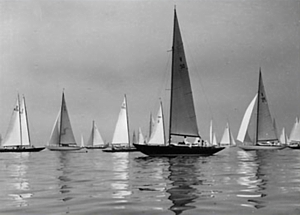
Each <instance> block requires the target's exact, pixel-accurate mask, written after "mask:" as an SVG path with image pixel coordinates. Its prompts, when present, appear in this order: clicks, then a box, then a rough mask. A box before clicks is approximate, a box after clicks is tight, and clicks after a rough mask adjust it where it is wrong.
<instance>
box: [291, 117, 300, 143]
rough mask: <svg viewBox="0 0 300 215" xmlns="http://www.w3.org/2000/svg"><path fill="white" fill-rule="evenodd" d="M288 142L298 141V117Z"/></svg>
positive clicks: (299, 137) (299, 126) (299, 129)
mask: <svg viewBox="0 0 300 215" xmlns="http://www.w3.org/2000/svg"><path fill="white" fill-rule="evenodd" d="M289 141H300V124H299V120H298V117H297V118H296V121H295V124H294V126H293V128H292V130H291V134H290V138H289Z"/></svg>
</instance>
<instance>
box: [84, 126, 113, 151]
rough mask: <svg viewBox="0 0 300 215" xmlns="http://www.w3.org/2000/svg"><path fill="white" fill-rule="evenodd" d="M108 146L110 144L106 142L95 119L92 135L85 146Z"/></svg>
mask: <svg viewBox="0 0 300 215" xmlns="http://www.w3.org/2000/svg"><path fill="white" fill-rule="evenodd" d="M107 146H108V144H106V143H104V141H103V139H102V137H101V135H100V132H99V130H98V127H97V125H96V123H95V121H93V124H92V131H91V135H90V138H89V140H88V142H87V144H86V146H85V148H87V149H105V148H106V147H107Z"/></svg>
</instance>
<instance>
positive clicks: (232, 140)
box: [230, 131, 236, 146]
mask: <svg viewBox="0 0 300 215" xmlns="http://www.w3.org/2000/svg"><path fill="white" fill-rule="evenodd" d="M230 142H231V143H230V145H232V146H236V142H235V140H234V137H233V134H232V132H231V131H230Z"/></svg>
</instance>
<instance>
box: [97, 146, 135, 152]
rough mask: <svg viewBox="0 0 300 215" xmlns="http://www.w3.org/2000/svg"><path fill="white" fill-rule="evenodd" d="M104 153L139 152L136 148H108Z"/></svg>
mask: <svg viewBox="0 0 300 215" xmlns="http://www.w3.org/2000/svg"><path fill="white" fill-rule="evenodd" d="M102 151H103V152H110V153H113V152H138V151H139V150H137V149H136V148H133V147H130V148H128V147H127V148H125V147H124V148H108V149H103V150H102Z"/></svg>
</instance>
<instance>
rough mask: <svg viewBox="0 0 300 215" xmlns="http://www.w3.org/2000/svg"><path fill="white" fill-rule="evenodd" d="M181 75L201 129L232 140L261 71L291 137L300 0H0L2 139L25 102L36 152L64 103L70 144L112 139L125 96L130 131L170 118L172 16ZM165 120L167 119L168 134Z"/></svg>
mask: <svg viewBox="0 0 300 215" xmlns="http://www.w3.org/2000/svg"><path fill="white" fill-rule="evenodd" d="M175 4H176V8H177V15H178V20H179V25H180V28H181V33H182V37H183V42H184V45H185V52H186V57H187V61H188V67H189V71H190V76H191V81H192V87H193V93H194V99H195V105H196V112H197V113H196V114H197V118H198V126H199V132H200V134H201V135H202V136H203V137H204V138H208V135H209V123H210V120H211V119H212V118H213V119H214V124H215V127H216V132H217V135H218V139H219V140H220V138H221V135H222V133H223V130H224V128H225V125H226V122H227V121H229V123H230V125H231V127H232V132H233V134H234V136H236V135H237V132H238V128H239V126H240V123H241V120H242V117H243V114H244V111H245V109H246V108H247V106H248V104H249V103H250V101H251V100H252V98H253V97H254V95H255V93H256V91H257V85H258V71H259V67H261V68H262V73H263V80H264V84H265V89H266V93H267V97H268V101H269V104H270V109H271V113H272V115H273V116H274V117H275V118H276V121H277V127H278V130H279V131H280V130H281V129H282V127H283V126H284V127H286V129H287V131H288V134H289V132H290V129H291V127H292V125H293V123H294V119H295V117H296V116H298V115H300V84H299V82H300V48H299V47H300V39H299V38H300V26H299V25H300V22H299V20H300V1H299V0H280V1H278V0H252V1H242V0H199V1H159V0H156V1H155V0H154V1H146V0H143V1H142V0H141V1H134V0H131V1H129V0H123V1H100V0H98V1H97V0H94V1H83V0H77V1H72V0H65V1H60V0H56V1H50V0H44V1H29V0H28V1H12V0H9V1H0V31H1V32H0V75H1V82H0V90H1V91H0V133H1V134H2V136H4V135H5V133H6V130H7V127H8V124H9V119H10V116H11V113H12V110H13V107H14V105H15V100H16V96H17V93H20V95H22V94H24V95H25V96H26V102H27V107H28V115H29V120H30V122H29V123H30V130H31V136H32V140H33V144H36V145H44V144H46V143H47V141H48V139H49V136H50V133H51V130H52V127H53V124H54V121H55V118H56V116H57V113H58V111H59V109H60V104H61V93H62V90H63V88H64V89H65V96H66V102H67V106H68V110H69V114H70V118H71V123H72V126H73V130H74V134H75V137H76V139H77V141H78V142H79V141H80V134H81V133H82V134H83V135H84V137H85V139H87V138H88V136H89V133H90V129H91V124H92V120H95V121H96V123H97V125H98V128H99V130H100V132H101V134H102V137H103V139H105V140H106V141H111V139H112V134H113V130H114V127H115V123H116V120H117V118H118V114H119V110H120V106H121V103H122V101H123V96H124V94H125V93H126V94H127V99H128V108H129V109H128V112H129V117H130V118H129V121H130V122H129V123H130V130H131V132H132V131H133V130H137V129H138V127H141V128H142V131H143V132H144V133H145V134H146V133H147V132H148V125H149V114H150V112H152V113H153V114H154V115H156V113H157V110H158V106H159V98H162V101H163V105H164V111H165V115H166V116H168V112H169V110H168V109H169V107H168V106H169V103H168V96H169V93H170V91H169V88H170V71H171V52H169V50H170V49H171V46H172V31H173V15H174V14H173V10H174V5H175ZM167 123H168V120H166V127H167Z"/></svg>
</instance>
